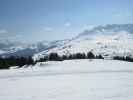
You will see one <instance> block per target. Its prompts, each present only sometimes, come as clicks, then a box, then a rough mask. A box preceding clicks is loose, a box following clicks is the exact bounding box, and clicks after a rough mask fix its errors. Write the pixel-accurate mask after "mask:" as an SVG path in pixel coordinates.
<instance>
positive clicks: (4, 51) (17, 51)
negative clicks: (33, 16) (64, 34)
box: [0, 40, 69, 57]
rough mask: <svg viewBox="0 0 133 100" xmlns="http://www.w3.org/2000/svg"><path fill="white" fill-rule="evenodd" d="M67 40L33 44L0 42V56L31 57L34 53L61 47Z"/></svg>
mask: <svg viewBox="0 0 133 100" xmlns="http://www.w3.org/2000/svg"><path fill="white" fill-rule="evenodd" d="M67 41H69V40H58V41H52V42H48V41H41V42H37V43H34V44H28V43H20V42H18V41H14V42H12V41H9V40H8V41H0V56H1V57H10V56H24V57H27V56H33V55H34V54H36V53H39V52H42V51H45V50H49V49H52V48H55V47H59V46H61V45H63V44H64V43H65V42H67Z"/></svg>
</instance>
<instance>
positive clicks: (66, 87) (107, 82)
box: [0, 59, 133, 100]
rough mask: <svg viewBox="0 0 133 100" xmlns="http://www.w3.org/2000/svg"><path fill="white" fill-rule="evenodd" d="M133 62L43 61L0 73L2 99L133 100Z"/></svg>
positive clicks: (0, 98)
mask: <svg viewBox="0 0 133 100" xmlns="http://www.w3.org/2000/svg"><path fill="white" fill-rule="evenodd" d="M132 93H133V63H131V62H124V61H117V60H114V61H113V60H92V61H91V60H89V59H86V60H67V61H62V62H54V61H52V62H42V63H37V64H36V65H35V66H29V67H28V68H21V69H10V70H0V100H132V99H133V95H132Z"/></svg>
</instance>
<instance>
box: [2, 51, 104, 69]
mask: <svg viewBox="0 0 133 100" xmlns="http://www.w3.org/2000/svg"><path fill="white" fill-rule="evenodd" d="M72 59H103V57H102V55H97V56H95V55H94V54H93V53H92V52H88V53H87V54H85V53H75V54H70V55H68V56H67V55H62V56H59V55H58V54H57V53H50V54H49V55H47V56H44V57H43V58H40V59H39V60H37V61H34V60H33V59H32V57H14V56H11V57H8V58H0V69H8V68H10V67H11V66H18V67H22V66H24V65H34V64H36V63H37V62H45V61H63V60H72Z"/></svg>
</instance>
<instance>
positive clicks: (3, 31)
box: [0, 29, 8, 34]
mask: <svg viewBox="0 0 133 100" xmlns="http://www.w3.org/2000/svg"><path fill="white" fill-rule="evenodd" d="M5 33H8V31H7V30H5V29H0V34H5Z"/></svg>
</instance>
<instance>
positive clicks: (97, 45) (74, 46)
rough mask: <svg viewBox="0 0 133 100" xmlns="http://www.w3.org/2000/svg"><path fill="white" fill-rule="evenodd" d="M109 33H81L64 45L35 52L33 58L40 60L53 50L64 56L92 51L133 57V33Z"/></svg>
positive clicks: (96, 53)
mask: <svg viewBox="0 0 133 100" xmlns="http://www.w3.org/2000/svg"><path fill="white" fill-rule="evenodd" d="M107 33H108V34H105V33H103V32H99V33H97V34H93V35H83V36H82V35H80V37H78V38H74V39H73V40H71V41H69V42H68V43H66V44H64V45H62V46H59V47H55V48H53V49H50V50H48V51H43V52H40V53H37V54H35V55H34V56H33V59H34V60H38V59H40V58H43V57H44V56H45V55H48V54H50V53H51V52H56V53H58V54H59V55H60V56H62V55H70V54H75V53H85V54H87V53H88V52H89V51H92V52H93V53H94V54H95V55H99V54H101V55H102V56H104V55H108V56H109V57H110V58H112V57H113V56H131V57H133V46H132V45H133V34H131V33H128V32H126V31H119V32H113V31H111V32H108V31H107Z"/></svg>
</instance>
